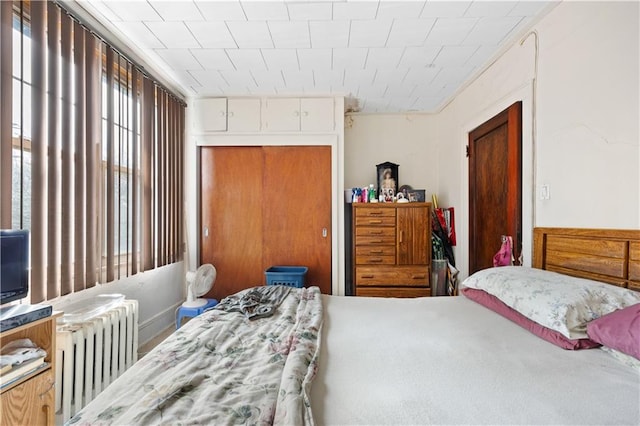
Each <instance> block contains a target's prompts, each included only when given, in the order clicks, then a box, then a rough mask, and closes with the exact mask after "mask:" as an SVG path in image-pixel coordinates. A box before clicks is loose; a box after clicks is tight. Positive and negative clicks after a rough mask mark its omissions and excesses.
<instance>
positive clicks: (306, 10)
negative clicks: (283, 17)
mask: <svg viewBox="0 0 640 426" xmlns="http://www.w3.org/2000/svg"><path fill="white" fill-rule="evenodd" d="M287 8H288V9H289V19H291V20H292V21H298V20H301V21H311V20H325V19H326V20H330V19H331V15H332V13H333V9H332V3H331V2H317V3H316V2H309V3H306V2H298V1H292V2H289V3H287Z"/></svg>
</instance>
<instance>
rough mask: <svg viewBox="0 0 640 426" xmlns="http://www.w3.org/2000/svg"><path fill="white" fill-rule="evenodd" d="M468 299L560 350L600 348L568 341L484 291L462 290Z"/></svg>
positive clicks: (589, 342)
mask: <svg viewBox="0 0 640 426" xmlns="http://www.w3.org/2000/svg"><path fill="white" fill-rule="evenodd" d="M462 294H464V295H465V296H466V297H467V298H468V299H471V300H473V301H474V302H477V303H479V304H481V305H482V306H484V307H486V308H488V309H491V310H492V311H494V312H496V313H498V314H500V315H502V316H503V317H505V318H507V319H509V320H511V321H513V322H515V323H516V324H518V325H519V326H520V327H522V328H524V329H526V330H529V331H530V332H531V333H533V334H535V335H536V336H538V337H540V338H542V339H544V340H546V341H547V342H549V343H553V344H554V345H556V346H559V347H561V348H562V349H569V350H576V349H591V348H597V347H598V346H600V344H599V343H598V342H594V341H593V340H590V339H569V338H568V337H566V336H564V335H563V334H562V333H559V332H557V331H555V330H551V329H550V328H547V327H545V326H542V325H540V324H538V323H537V322H535V321H532V320H530V319H529V318H527V317H525V316H524V315H522V314H521V313H520V312H518V311H516V310H515V309H512V308H511V307H509V306H507V305H505V304H504V303H503V302H502V301H501V300H500V299H498V298H497V297H495V296H493V295H492V294H489V293H487V292H486V291H484V290H477V289H475V288H469V287H467V288H464V289H463V290H462Z"/></svg>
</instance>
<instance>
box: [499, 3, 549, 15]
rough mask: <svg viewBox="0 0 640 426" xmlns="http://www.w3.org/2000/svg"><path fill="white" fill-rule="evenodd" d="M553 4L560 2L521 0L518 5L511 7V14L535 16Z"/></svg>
mask: <svg viewBox="0 0 640 426" xmlns="http://www.w3.org/2000/svg"><path fill="white" fill-rule="evenodd" d="M551 4H558V2H553V1H519V2H518V3H517V4H516V6H515V7H514V8H513V9H511V12H509V16H533V15H536V14H538V13H540V12H541V11H542V10H543V9H544V8H545V7H547V6H549V5H551Z"/></svg>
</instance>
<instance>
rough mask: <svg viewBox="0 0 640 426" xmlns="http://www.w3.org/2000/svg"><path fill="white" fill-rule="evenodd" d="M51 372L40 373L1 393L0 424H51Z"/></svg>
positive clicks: (52, 415) (53, 393)
mask: <svg viewBox="0 0 640 426" xmlns="http://www.w3.org/2000/svg"><path fill="white" fill-rule="evenodd" d="M53 383H54V382H53V372H52V371H51V370H49V371H46V372H44V373H41V374H39V375H37V376H35V377H33V378H31V379H29V380H27V381H26V382H24V383H22V384H20V385H18V386H16V387H15V388H13V389H11V390H9V391H7V392H5V393H3V394H2V404H1V408H2V409H1V410H0V424H3V425H34V426H36V425H53V424H54V414H55V409H56V407H55V391H54V387H53Z"/></svg>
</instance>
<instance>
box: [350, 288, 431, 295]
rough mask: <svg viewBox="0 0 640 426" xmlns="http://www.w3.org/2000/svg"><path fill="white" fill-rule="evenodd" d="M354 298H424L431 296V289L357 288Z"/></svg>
mask: <svg viewBox="0 0 640 426" xmlns="http://www.w3.org/2000/svg"><path fill="white" fill-rule="evenodd" d="M356 296H365V297H424V296H431V289H430V288H429V287H358V288H356Z"/></svg>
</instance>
